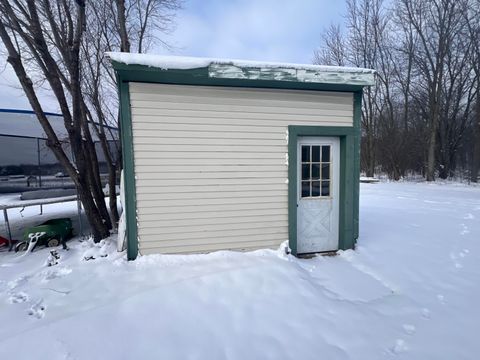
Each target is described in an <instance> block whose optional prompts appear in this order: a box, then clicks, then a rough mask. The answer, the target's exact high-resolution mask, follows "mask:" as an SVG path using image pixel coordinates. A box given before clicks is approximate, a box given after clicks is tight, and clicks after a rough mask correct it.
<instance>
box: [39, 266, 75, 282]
mask: <svg viewBox="0 0 480 360" xmlns="http://www.w3.org/2000/svg"><path fill="white" fill-rule="evenodd" d="M71 272H72V269H70V268H68V267H58V268H49V269H47V270H45V271H42V272H41V273H40V276H42V277H43V279H42V282H48V281H50V280H53V279H56V278H60V277H63V276H65V275H68V274H70V273H71Z"/></svg>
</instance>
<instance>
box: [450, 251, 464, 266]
mask: <svg viewBox="0 0 480 360" xmlns="http://www.w3.org/2000/svg"><path fill="white" fill-rule="evenodd" d="M460 257H463V256H461V255H460ZM450 259H451V260H452V261H453V265H454V266H455V268H457V269H461V268H462V267H463V266H462V264H460V263H459V262H458V261H457V259H458V256H457V255H456V254H455V253H453V252H451V253H450Z"/></svg>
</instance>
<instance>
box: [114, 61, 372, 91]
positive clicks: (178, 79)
mask: <svg viewBox="0 0 480 360" xmlns="http://www.w3.org/2000/svg"><path fill="white" fill-rule="evenodd" d="M112 66H113V68H114V69H115V71H116V72H117V74H118V76H119V77H121V78H122V79H123V81H129V82H130V81H131V82H144V83H161V84H178V85H198V86H232V87H251V88H272V89H293V90H318V91H341V92H358V91H361V90H362V89H363V87H364V86H365V85H359V84H330V83H314V82H302V81H294V79H293V78H292V79H289V80H274V79H269V78H268V77H267V76H264V77H259V78H258V79H255V80H253V79H248V78H238V79H234V78H217V77H211V76H210V74H211V72H210V71H209V68H208V67H204V68H197V69H187V70H182V69H168V70H166V69H161V68H156V67H151V66H146V65H135V64H129V65H128V64H124V63H120V62H116V61H112Z"/></svg>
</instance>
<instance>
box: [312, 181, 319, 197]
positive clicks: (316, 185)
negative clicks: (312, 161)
mask: <svg viewBox="0 0 480 360" xmlns="http://www.w3.org/2000/svg"><path fill="white" fill-rule="evenodd" d="M312 196H320V181H312Z"/></svg>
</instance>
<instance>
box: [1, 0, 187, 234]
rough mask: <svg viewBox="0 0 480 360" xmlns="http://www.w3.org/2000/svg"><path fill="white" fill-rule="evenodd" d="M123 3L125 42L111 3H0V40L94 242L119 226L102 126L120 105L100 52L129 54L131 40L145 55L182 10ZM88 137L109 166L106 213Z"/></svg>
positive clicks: (114, 164)
mask: <svg viewBox="0 0 480 360" xmlns="http://www.w3.org/2000/svg"><path fill="white" fill-rule="evenodd" d="M119 2H120V0H119ZM121 3H123V5H124V6H125V8H124V10H123V11H122V14H124V17H123V24H124V25H125V28H124V30H126V36H127V37H126V38H125V33H121V32H120V29H118V22H117V21H116V19H118V17H117V14H119V12H118V8H117V6H116V5H117V4H116V3H115V4H114V3H111V2H88V3H86V2H85V1H84V0H58V1H55V2H51V0H37V1H34V0H0V38H1V39H2V42H3V43H4V45H5V47H6V50H7V52H8V62H9V63H10V64H11V66H12V67H13V69H14V71H15V73H16V75H17V77H18V80H19V82H20V84H21V86H22V88H23V90H24V92H25V94H26V96H27V98H28V100H29V102H30V105H31V106H32V109H33V110H34V111H35V113H36V115H37V118H38V120H39V122H40V124H41V125H42V127H43V129H44V131H45V133H46V134H47V137H48V140H47V146H48V147H49V148H50V149H51V150H52V151H53V153H54V155H55V156H56V158H57V159H58V161H59V162H60V164H61V165H62V166H63V167H64V168H65V170H66V172H67V173H68V175H69V176H70V177H71V178H72V180H73V182H74V184H75V187H76V189H77V192H78V194H79V197H80V200H81V201H82V204H83V206H84V208H85V213H86V216H87V218H88V220H89V223H90V225H91V228H92V233H93V236H94V239H95V240H96V241H97V240H99V239H102V238H105V237H106V236H108V235H109V230H110V229H112V227H114V226H115V223H116V221H117V220H118V212H117V208H116V192H115V179H116V172H117V170H118V166H119V161H118V156H114V155H115V154H114V153H115V151H118V149H117V150H114V149H113V148H112V146H111V142H109V140H111V139H112V138H113V137H112V135H111V134H110V135H109V134H108V132H109V127H108V125H109V124H110V125H111V124H115V123H116V122H117V119H118V103H117V101H118V100H116V95H114V94H115V93H116V88H115V84H114V76H113V74H112V71H111V69H110V67H109V66H108V63H107V61H106V59H105V55H104V52H105V51H112V50H117V49H121V50H123V51H128V50H129V48H128V46H130V45H128V46H127V45H125V44H129V43H130V42H131V40H130V39H133V43H134V44H135V45H136V47H137V49H138V50H139V51H141V50H143V49H146V48H147V47H148V46H149V45H150V43H151V41H153V40H156V39H157V37H156V36H155V32H154V30H155V29H157V30H162V29H164V30H166V29H167V27H168V26H169V25H171V21H173V20H172V18H169V19H166V17H167V16H170V15H171V12H173V11H175V10H177V9H178V7H179V4H180V2H179V1H175V0H168V1H167V0H148V1H147V0H129V1H125V2H124V1H121ZM175 5H177V6H175ZM120 6H121V4H120ZM120 17H121V14H120ZM163 17H165V18H163ZM122 39H123V40H122ZM125 41H126V42H125ZM38 82H40V83H46V84H48V87H49V90H50V91H51V92H52V93H53V94H54V96H55V99H56V101H57V103H58V107H59V109H60V112H61V114H62V115H63V118H64V126H65V129H66V130H67V133H68V142H69V144H70V146H71V149H72V152H73V160H71V159H69V157H68V156H67V154H66V153H65V151H64V149H63V148H62V140H63V139H59V138H58V135H57V134H56V133H55V132H54V131H53V129H52V127H51V125H50V123H49V122H48V119H47V118H46V117H45V115H44V112H43V108H42V105H41V103H40V101H39V99H38V96H37V90H38V86H37V85H36V84H37V83H38ZM94 135H96V137H97V138H98V139H99V140H100V145H101V148H102V151H103V153H104V155H105V158H106V162H107V167H108V173H109V190H110V212H109V211H108V210H107V206H106V204H105V197H104V193H103V189H102V183H101V178H100V170H99V161H98V157H97V152H96V149H95V142H94ZM115 159H116V160H115Z"/></svg>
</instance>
